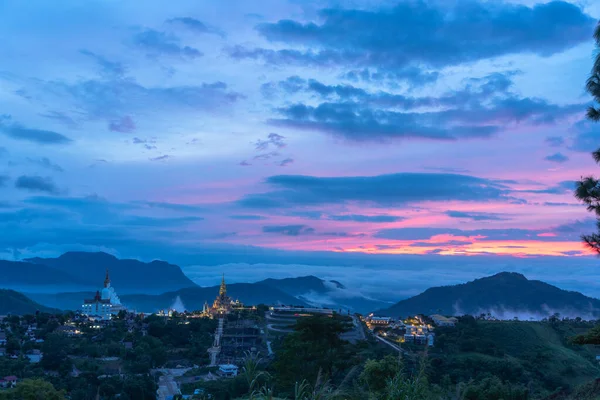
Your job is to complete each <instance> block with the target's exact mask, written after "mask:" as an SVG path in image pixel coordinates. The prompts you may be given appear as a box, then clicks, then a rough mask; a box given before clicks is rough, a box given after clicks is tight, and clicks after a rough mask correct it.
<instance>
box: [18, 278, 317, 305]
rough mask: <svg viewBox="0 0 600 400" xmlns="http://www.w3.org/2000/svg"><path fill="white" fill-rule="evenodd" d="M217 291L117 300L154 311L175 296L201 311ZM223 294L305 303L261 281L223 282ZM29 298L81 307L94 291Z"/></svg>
mask: <svg viewBox="0 0 600 400" xmlns="http://www.w3.org/2000/svg"><path fill="white" fill-rule="evenodd" d="M218 294H219V286H211V287H190V288H185V289H180V290H176V291H172V292H167V293H162V294H158V295H152V294H127V295H122V296H119V297H120V298H121V302H122V303H123V304H124V305H125V306H127V308H129V309H131V310H137V311H139V312H156V311H158V310H166V309H169V307H171V306H172V305H173V303H174V302H175V300H176V299H177V296H179V298H180V299H181V301H182V302H183V304H184V306H185V308H186V309H187V310H188V311H193V310H201V309H202V306H203V305H204V302H207V303H208V304H209V305H212V302H213V301H214V299H215V298H216V297H217V295H218ZM227 294H228V295H229V296H230V297H231V298H232V299H234V300H236V299H237V300H239V301H241V302H242V303H244V304H248V305H256V304H267V305H274V304H285V305H302V306H306V305H308V304H307V303H306V302H304V301H302V300H299V299H297V298H296V297H293V296H290V295H289V294H287V293H284V292H282V291H280V290H278V289H276V288H273V287H270V286H267V285H264V284H261V283H232V284H228V285H227ZM28 295H29V296H30V297H31V298H32V299H34V300H36V301H38V302H40V303H42V304H46V305H48V306H52V307H56V308H60V309H63V310H77V309H81V304H82V301H83V299H85V298H90V297H92V296H93V295H94V292H76V293H55V294H43V293H29V294H28Z"/></svg>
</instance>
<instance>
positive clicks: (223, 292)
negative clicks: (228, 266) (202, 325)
mask: <svg viewBox="0 0 600 400" xmlns="http://www.w3.org/2000/svg"><path fill="white" fill-rule="evenodd" d="M242 306H243V305H242V304H241V303H240V302H239V300H236V301H233V299H232V298H231V297H229V296H227V285H226V284H225V274H223V279H221V287H220V288H219V295H218V296H217V298H216V299H215V301H214V302H213V305H212V307H210V308H209V307H208V304H206V303H205V304H204V307H203V309H202V312H203V313H204V314H207V315H210V316H213V317H214V316H217V315H224V314H229V313H230V312H231V310H232V309H233V308H234V307H235V308H237V307H242Z"/></svg>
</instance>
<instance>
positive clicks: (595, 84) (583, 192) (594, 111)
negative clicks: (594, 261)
mask: <svg viewBox="0 0 600 400" xmlns="http://www.w3.org/2000/svg"><path fill="white" fill-rule="evenodd" d="M594 39H595V41H596V49H597V50H598V51H597V54H596V60H595V61H594V65H593V66H592V72H591V73H590V77H589V78H588V80H587V83H586V90H587V91H588V93H589V94H591V95H592V97H593V98H594V103H595V104H594V105H592V106H590V107H589V108H588V110H587V117H588V119H590V120H591V121H594V122H599V121H600V23H599V24H598V25H597V26H596V30H595V32H594ZM592 157H593V158H594V161H596V163H598V164H600V148H599V149H597V150H596V151H594V152H593V153H592ZM575 197H577V198H578V199H579V200H580V201H582V202H583V203H584V204H585V205H587V209H588V211H590V212H593V213H595V214H596V219H597V225H598V232H599V233H592V234H589V235H583V236H582V237H581V239H582V240H583V241H584V243H585V244H586V245H587V246H588V247H589V248H591V249H592V250H594V251H595V252H597V253H598V254H600V181H599V180H598V179H596V178H594V177H593V176H587V177H582V178H581V180H579V181H578V182H577V184H576V187H575Z"/></svg>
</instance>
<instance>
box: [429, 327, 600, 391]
mask: <svg viewBox="0 0 600 400" xmlns="http://www.w3.org/2000/svg"><path fill="white" fill-rule="evenodd" d="M477 329H478V333H477V338H478V339H477V340H479V343H482V342H483V341H484V340H485V341H486V343H487V344H489V345H490V346H492V347H494V348H495V352H496V353H495V354H489V353H488V352H486V351H482V348H481V347H478V348H476V349H473V350H474V351H470V352H459V351H452V350H449V351H446V354H438V355H437V356H438V357H441V358H442V359H444V361H445V362H444V363H443V365H444V368H446V369H448V370H449V371H450V375H451V376H452V375H453V371H452V369H462V370H463V371H464V373H465V374H466V375H467V376H468V375H469V374H470V375H471V376H472V377H474V378H475V377H477V376H481V375H479V374H481V372H482V371H485V370H495V371H497V372H498V373H500V374H504V375H505V378H506V379H508V380H511V381H513V382H520V383H522V384H528V383H529V382H530V381H534V382H537V384H535V385H534V386H533V388H534V394H536V393H537V394H538V395H543V394H544V391H545V390H546V391H552V390H553V389H556V388H559V387H563V388H574V387H576V386H578V385H581V384H583V383H586V382H589V381H591V380H593V379H595V378H598V377H599V376H600V369H599V368H598V366H597V365H596V363H595V361H594V357H595V351H594V350H593V348H591V347H586V346H576V345H571V344H569V343H568V338H569V337H571V336H573V335H575V334H578V333H580V331H581V330H585V329H586V328H581V329H578V328H577V327H576V326H575V324H566V323H559V324H558V325H555V326H552V325H551V324H549V323H541V322H519V321H503V322H492V321H478V322H477ZM485 353H488V354H485ZM455 376H456V375H455ZM463 377H464V375H463Z"/></svg>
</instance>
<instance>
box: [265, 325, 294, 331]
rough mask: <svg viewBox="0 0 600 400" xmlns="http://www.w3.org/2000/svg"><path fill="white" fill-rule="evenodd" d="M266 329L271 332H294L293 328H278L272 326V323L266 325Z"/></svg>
mask: <svg viewBox="0 0 600 400" xmlns="http://www.w3.org/2000/svg"><path fill="white" fill-rule="evenodd" d="M267 329H268V330H270V331H273V332H283V333H291V332H294V330H293V329H279V328H275V327H273V324H268V325H267Z"/></svg>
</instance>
